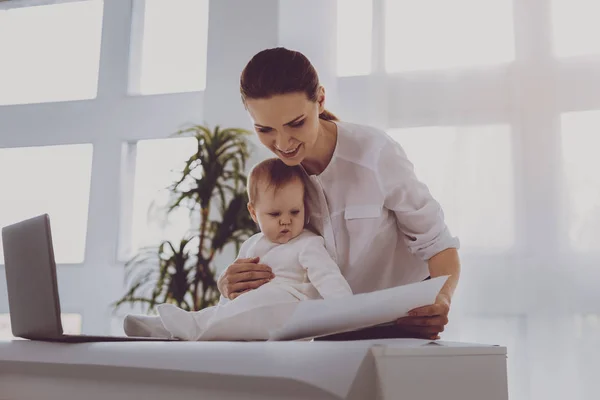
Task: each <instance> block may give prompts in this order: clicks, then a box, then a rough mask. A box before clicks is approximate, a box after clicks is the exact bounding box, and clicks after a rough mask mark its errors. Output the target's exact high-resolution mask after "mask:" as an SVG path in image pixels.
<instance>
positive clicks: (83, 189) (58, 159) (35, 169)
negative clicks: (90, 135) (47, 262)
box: [0, 144, 93, 263]
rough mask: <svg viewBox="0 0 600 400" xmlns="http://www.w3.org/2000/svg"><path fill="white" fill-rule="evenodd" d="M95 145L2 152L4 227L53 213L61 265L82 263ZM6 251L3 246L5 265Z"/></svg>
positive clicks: (0, 177)
mask: <svg viewBox="0 0 600 400" xmlns="http://www.w3.org/2000/svg"><path fill="white" fill-rule="evenodd" d="M92 151H93V150H92V145H91V144H78V145H66V146H42V147H24V148H10V149H0V171H11V173H2V174H0V188H1V192H2V196H0V226H6V225H10V224H12V223H15V222H18V221H20V220H23V219H27V218H31V217H33V216H36V215H39V214H43V213H48V214H49V215H50V220H51V222H50V223H51V225H52V241H53V244H54V250H55V257H56V261H57V263H80V262H83V259H84V252H85V238H86V231H87V216H88V204H89V195H90V178H91V170H92ZM3 260H4V252H3V250H2V245H1V243H0V262H3Z"/></svg>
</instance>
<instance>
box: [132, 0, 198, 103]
mask: <svg viewBox="0 0 600 400" xmlns="http://www.w3.org/2000/svg"><path fill="white" fill-rule="evenodd" d="M144 10H145V11H144V32H143V40H142V59H141V76H140V93H141V94H156V93H176V92H191V91H200V90H204V89H205V87H206V51H207V41H208V0H145V7H144Z"/></svg>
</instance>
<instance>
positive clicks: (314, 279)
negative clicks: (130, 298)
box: [125, 158, 352, 340]
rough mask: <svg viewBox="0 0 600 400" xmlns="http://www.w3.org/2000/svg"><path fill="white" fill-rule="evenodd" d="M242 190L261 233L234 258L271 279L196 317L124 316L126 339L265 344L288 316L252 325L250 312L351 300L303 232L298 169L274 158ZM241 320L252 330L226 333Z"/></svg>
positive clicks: (175, 313) (319, 247)
mask: <svg viewBox="0 0 600 400" xmlns="http://www.w3.org/2000/svg"><path fill="white" fill-rule="evenodd" d="M247 187H248V197H249V200H250V201H249V203H248V211H249V212H250V215H251V216H252V219H253V220H254V221H255V222H256V223H257V224H258V226H259V228H260V230H261V232H260V233H257V234H255V235H254V236H252V237H251V238H249V239H248V240H246V241H245V242H244V243H243V244H242V246H241V248H240V252H239V255H238V258H254V257H259V258H260V262H261V263H262V264H266V265H269V266H270V267H271V269H272V271H273V273H274V275H275V278H273V279H272V280H271V281H270V282H268V283H266V284H264V285H262V286H261V287H259V288H258V289H255V290H251V291H248V292H246V293H243V294H241V295H240V296H238V297H237V298H236V299H234V300H228V299H226V298H225V297H223V296H221V299H220V301H219V304H218V305H217V306H214V307H209V308H205V309H203V310H200V311H197V312H188V311H184V310H182V309H180V308H178V307H176V306H174V305H172V304H162V305H160V306H158V312H159V315H160V317H142V316H128V317H127V318H126V320H125V332H126V333H127V334H128V335H130V336H167V337H168V336H170V337H175V338H179V339H183V340H211V338H212V337H214V338H216V339H221V340H224V339H225V337H224V336H223V335H225V336H226V337H227V338H229V339H238V340H261V339H267V337H264V336H265V335H266V334H267V332H268V331H269V330H270V329H271V328H272V329H276V328H277V327H278V326H279V325H281V323H282V322H283V320H284V319H285V318H286V317H289V315H287V314H286V312H282V313H280V315H277V313H276V312H272V313H270V314H269V315H268V316H267V317H268V318H267V317H265V319H264V321H261V323H260V324H257V320H256V317H257V316H259V318H260V315H261V314H260V313H259V312H254V314H253V315H252V316H251V317H249V315H251V313H248V312H249V311H252V310H254V311H256V310H258V309H260V308H261V307H264V306H269V305H273V304H278V303H282V304H289V303H295V302H298V301H302V300H308V299H320V298H334V297H342V296H349V295H352V290H351V289H350V286H349V285H348V282H347V281H346V279H345V278H344V277H343V276H342V274H341V272H340V269H339V267H338V266H337V264H336V263H335V262H334V261H333V260H332V259H331V257H330V256H329V253H328V252H327V250H326V249H325V246H324V241H323V238H322V237H320V236H318V235H316V234H314V233H312V232H311V231H309V230H308V229H306V225H307V223H308V212H307V209H306V204H307V192H306V188H305V181H304V172H303V171H302V168H301V167H300V166H294V167H288V166H287V165H285V164H284V163H283V162H282V161H281V160H279V159H278V158H271V159H268V160H265V161H263V162H261V163H259V164H257V165H256V166H255V167H254V168H253V169H252V171H251V173H250V175H249V177H248V185H247ZM282 310H283V308H282ZM286 310H289V308H287V309H286ZM236 316H237V317H238V318H237V321H235V320H236V318H235V317H236ZM245 317H246V318H251V320H248V322H251V323H252V324H251V325H253V326H254V328H253V327H250V326H243V329H237V328H236V329H235V332H231V331H230V332H227V322H229V325H230V327H231V329H234V325H233V324H232V321H235V323H236V324H237V325H235V326H237V327H239V326H240V325H241V322H243V320H244V319H246V318H245ZM161 322H162V326H161ZM217 324H220V328H219V329H213V331H214V332H213V333H212V337H211V334H208V336H207V335H206V334H207V330H208V328H209V327H213V326H215V325H217ZM265 324H266V325H269V326H265ZM216 332H219V334H220V335H221V336H218V335H217V333H216ZM215 335H216V336H215ZM217 336H218V337H217Z"/></svg>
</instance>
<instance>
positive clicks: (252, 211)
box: [248, 202, 258, 224]
mask: <svg viewBox="0 0 600 400" xmlns="http://www.w3.org/2000/svg"><path fill="white" fill-rule="evenodd" d="M248 212H249V213H250V218H252V221H254V222H255V223H257V224H258V221H257V220H256V210H255V209H254V206H253V205H252V203H250V202H248Z"/></svg>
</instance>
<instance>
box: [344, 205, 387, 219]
mask: <svg viewBox="0 0 600 400" xmlns="http://www.w3.org/2000/svg"><path fill="white" fill-rule="evenodd" d="M381 211H382V206H381V205H379V204H368V205H361V206H348V207H346V208H345V209H344V219H345V220H355V219H367V218H379V217H380V216H381Z"/></svg>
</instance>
